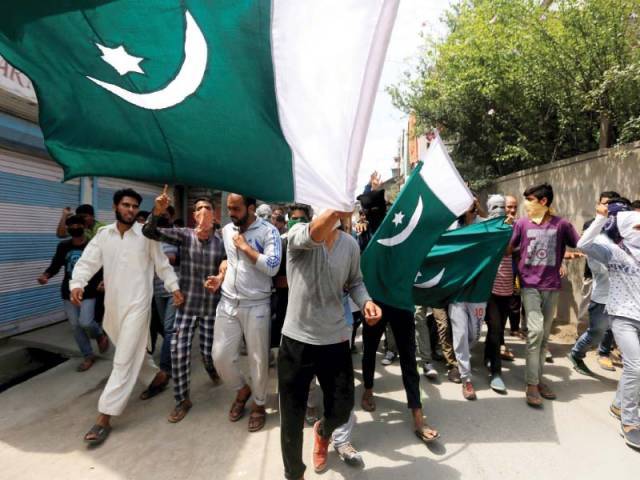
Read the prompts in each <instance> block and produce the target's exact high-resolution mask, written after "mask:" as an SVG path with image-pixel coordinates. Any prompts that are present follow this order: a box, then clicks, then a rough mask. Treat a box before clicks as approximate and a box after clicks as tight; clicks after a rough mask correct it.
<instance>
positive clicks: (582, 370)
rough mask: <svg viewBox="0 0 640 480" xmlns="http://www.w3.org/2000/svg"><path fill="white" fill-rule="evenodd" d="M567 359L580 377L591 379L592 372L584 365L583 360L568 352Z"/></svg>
mask: <svg viewBox="0 0 640 480" xmlns="http://www.w3.org/2000/svg"><path fill="white" fill-rule="evenodd" d="M567 358H568V359H569V361H570V362H571V364H572V365H573V369H574V370H575V371H576V372H578V373H579V374H580V375H586V376H587V377H593V372H592V371H591V370H589V367H587V364H586V363H584V360H582V359H581V358H577V357H576V356H575V355H574V354H573V353H571V352H569V354H568V355H567Z"/></svg>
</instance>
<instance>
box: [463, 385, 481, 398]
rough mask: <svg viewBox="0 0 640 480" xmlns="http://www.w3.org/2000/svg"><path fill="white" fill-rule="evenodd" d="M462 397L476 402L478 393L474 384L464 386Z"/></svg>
mask: <svg viewBox="0 0 640 480" xmlns="http://www.w3.org/2000/svg"><path fill="white" fill-rule="evenodd" d="M462 396H463V397H464V399H465V400H475V399H476V398H478V397H476V391H475V389H474V388H473V384H472V383H471V382H465V383H464V384H463V385H462Z"/></svg>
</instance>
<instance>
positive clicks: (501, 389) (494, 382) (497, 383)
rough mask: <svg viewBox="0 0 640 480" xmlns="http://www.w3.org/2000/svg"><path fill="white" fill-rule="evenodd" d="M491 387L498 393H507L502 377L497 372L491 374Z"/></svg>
mask: <svg viewBox="0 0 640 480" xmlns="http://www.w3.org/2000/svg"><path fill="white" fill-rule="evenodd" d="M489 385H490V386H491V389H492V390H494V391H496V392H498V393H507V386H506V385H505V384H504V381H503V380H502V377H500V375H498V374H497V373H496V374H494V375H492V376H491V382H490V383H489Z"/></svg>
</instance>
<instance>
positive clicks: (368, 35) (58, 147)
mask: <svg viewBox="0 0 640 480" xmlns="http://www.w3.org/2000/svg"><path fill="white" fill-rule="evenodd" d="M398 3H399V0H366V1H363V0H322V1H319V0H19V1H3V2H0V54H2V56H3V57H5V58H6V59H7V61H9V62H10V63H11V64H13V65H14V66H15V67H16V68H18V69H19V70H21V71H23V72H24V73H25V74H27V75H28V76H29V77H30V78H31V80H32V81H33V83H34V85H35V89H36V92H37V95H38V101H39V107H40V125H41V127H42V130H43V133H44V136H45V140H46V145H47V148H48V149H49V152H50V153H51V155H52V156H53V157H54V158H55V159H56V160H57V161H58V162H59V163H60V164H61V165H62V167H63V169H64V172H65V179H70V178H73V177H77V176H83V175H97V176H110V177H120V178H130V179H138V180H146V181H152V182H161V183H164V182H173V183H180V184H186V185H197V186H209V187H214V188H219V189H222V190H226V191H234V192H239V193H244V194H247V195H251V196H254V197H257V198H261V199H264V200H274V201H275V200H278V201H293V200H295V201H298V202H303V203H308V204H312V205H318V206H321V207H331V208H335V209H338V210H343V211H344V210H348V209H350V208H352V207H353V199H354V198H355V188H356V185H357V176H358V170H359V164H360V160H361V157H362V149H363V146H364V141H365V138H366V134H367V129H368V125H369V119H370V116H371V111H372V108H373V101H374V99H375V96H376V91H377V87H378V81H379V78H380V73H381V70H382V66H383V64H384V58H385V55H386V47H387V45H388V40H389V38H390V35H391V31H392V27H393V24H394V21H395V16H396V12H397V8H398Z"/></svg>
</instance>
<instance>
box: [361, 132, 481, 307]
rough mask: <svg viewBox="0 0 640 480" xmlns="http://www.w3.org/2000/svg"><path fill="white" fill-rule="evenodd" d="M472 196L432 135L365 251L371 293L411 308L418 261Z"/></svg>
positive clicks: (397, 304) (364, 272)
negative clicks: (418, 161)
mask: <svg viewBox="0 0 640 480" xmlns="http://www.w3.org/2000/svg"><path fill="white" fill-rule="evenodd" d="M472 202H473V197H472V195H471V192H470V191H469V189H468V188H467V187H466V185H465V184H464V182H463V181H462V178H460V175H459V174H458V171H457V170H456V168H455V166H454V165H453V162H452V161H451V158H450V157H449V154H448V153H447V150H446V148H445V146H444V144H443V143H442V140H441V139H440V137H436V139H435V140H434V141H433V142H432V143H431V145H430V147H429V149H428V150H427V152H426V155H425V158H424V160H423V162H421V163H419V164H418V166H417V167H416V168H415V170H414V171H413V173H412V174H411V176H410V177H409V179H408V180H407V183H406V184H405V186H404V187H403V188H402V190H401V191H400V194H399V195H398V198H397V199H396V201H395V202H394V204H393V206H392V207H391V208H390V209H389V211H388V212H387V215H386V217H385V219H384V220H383V222H382V224H381V225H380V227H379V228H378V230H377V231H376V233H375V235H374V236H373V238H372V239H371V241H370V243H369V245H368V246H367V248H366V250H365V251H364V253H363V256H362V263H361V265H362V273H363V275H364V280H365V284H366V286H367V289H368V290H369V293H370V294H371V296H372V297H373V298H374V299H376V300H378V301H381V302H383V303H386V304H388V305H391V306H394V307H397V308H403V309H407V310H413V308H414V305H415V304H414V302H413V298H412V288H413V283H414V279H415V277H416V273H417V272H418V269H419V268H420V265H421V264H422V262H423V260H424V258H425V256H426V255H427V253H428V252H429V251H430V250H431V247H433V245H434V244H435V243H436V241H437V240H438V238H439V237H440V235H441V234H442V233H443V232H444V231H445V230H446V229H447V227H449V226H450V225H451V224H452V223H453V221H454V220H455V219H456V218H457V217H459V216H460V215H461V214H462V213H464V212H465V211H466V210H467V209H468V208H469V206H470V205H471V203H472Z"/></svg>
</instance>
